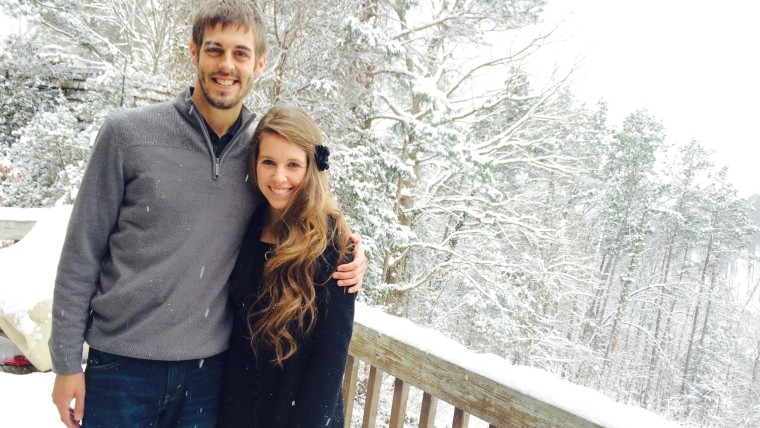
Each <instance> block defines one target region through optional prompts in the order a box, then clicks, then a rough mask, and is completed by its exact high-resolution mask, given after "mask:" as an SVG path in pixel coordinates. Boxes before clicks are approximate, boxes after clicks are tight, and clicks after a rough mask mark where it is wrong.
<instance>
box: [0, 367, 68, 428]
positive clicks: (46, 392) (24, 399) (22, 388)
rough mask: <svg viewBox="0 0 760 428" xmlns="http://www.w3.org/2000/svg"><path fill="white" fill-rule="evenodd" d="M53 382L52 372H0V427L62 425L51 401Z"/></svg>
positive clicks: (41, 427)
mask: <svg viewBox="0 0 760 428" xmlns="http://www.w3.org/2000/svg"><path fill="white" fill-rule="evenodd" d="M53 379H54V375H53V374H52V373H32V374H26V375H14V374H9V373H0V427H4V428H18V427H23V428H47V427H57V426H63V425H62V424H61V423H60V421H59V418H58V412H57V411H56V410H55V406H53V403H52V402H51V401H50V393H51V392H52V391H53Z"/></svg>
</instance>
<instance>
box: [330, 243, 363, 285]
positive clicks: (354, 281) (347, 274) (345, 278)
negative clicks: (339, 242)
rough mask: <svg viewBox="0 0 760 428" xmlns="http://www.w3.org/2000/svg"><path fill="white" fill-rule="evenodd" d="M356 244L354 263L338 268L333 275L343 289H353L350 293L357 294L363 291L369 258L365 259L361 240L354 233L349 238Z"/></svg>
mask: <svg viewBox="0 0 760 428" xmlns="http://www.w3.org/2000/svg"><path fill="white" fill-rule="evenodd" d="M349 238H350V239H351V242H353V243H354V261H352V262H351V263H347V264H344V265H340V266H338V271H337V272H335V273H334V274H333V278H335V279H337V280H338V285H339V286H341V287H349V286H350V287H351V288H349V289H348V292H349V293H356V292H357V291H359V290H361V289H362V282H363V281H364V271H366V270H367V258H366V257H364V249H363V248H362V244H361V242H360V241H361V238H360V237H359V235H357V234H355V233H353V234H351V236H350V237H349Z"/></svg>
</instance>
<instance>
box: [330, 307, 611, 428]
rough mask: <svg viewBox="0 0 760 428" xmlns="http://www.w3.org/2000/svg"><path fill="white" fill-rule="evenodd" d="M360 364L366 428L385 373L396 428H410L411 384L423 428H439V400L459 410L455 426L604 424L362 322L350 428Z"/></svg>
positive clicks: (351, 377)
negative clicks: (473, 420) (477, 422)
mask: <svg viewBox="0 0 760 428" xmlns="http://www.w3.org/2000/svg"><path fill="white" fill-rule="evenodd" d="M421 330H422V329H421ZM460 352H461V351H460ZM472 355H473V357H475V356H476V355H477V354H476V353H475V352H472ZM360 361H362V362H364V363H365V365H366V366H369V375H368V377H367V381H366V382H367V384H366V396H365V400H364V416H363V422H362V427H365V428H368V427H375V426H377V421H376V418H377V411H378V402H379V399H380V387H381V383H382V379H383V374H384V373H387V374H388V375H390V376H393V377H394V378H395V380H394V381H393V399H392V400H393V401H392V404H391V414H390V427H391V428H403V427H404V420H405V418H406V413H407V412H406V407H407V398H408V395H409V387H410V386H414V387H416V388H418V389H420V390H422V391H423V397H422V405H421V409H420V414H419V426H420V427H421V428H432V427H433V426H434V421H435V415H436V409H437V404H438V401H439V400H441V401H444V402H447V403H449V404H451V405H452V406H454V408H455V410H454V415H453V418H452V421H451V427H452V428H464V427H467V426H468V421H469V418H470V416H475V417H477V418H478V419H481V420H483V421H485V422H487V423H488V424H489V427H499V428H508V427H542V428H545V427H566V428H576V427H598V426H599V425H597V424H595V423H593V422H590V421H588V420H585V419H583V418H581V417H579V416H576V415H574V414H572V413H570V412H568V411H566V410H563V409H561V408H558V407H555V406H552V405H550V404H547V403H545V402H543V401H540V400H538V399H536V398H533V397H531V396H529V395H526V394H523V393H521V392H519V391H516V390H514V389H512V388H510V387H508V386H506V385H504V384H502V383H499V382H497V381H495V380H492V379H489V378H487V377H485V376H483V375H481V374H478V373H475V372H473V371H471V370H468V369H466V368H464V367H461V366H459V365H456V364H454V363H451V362H449V361H447V360H445V359H443V358H440V357H438V356H436V355H434V354H433V353H430V352H426V351H423V350H421V349H418V348H416V347H415V346H413V345H412V344H410V343H407V342H405V341H404V340H403V338H396V337H392V336H391V335H389V334H385V333H383V332H381V331H379V330H377V329H374V328H373V327H371V326H370V325H366V324H365V323H364V322H363V321H362V320H361V319H357V320H356V321H355V322H354V335H353V339H352V340H351V346H350V349H349V359H348V363H347V365H346V375H345V378H344V380H343V397H344V400H345V412H346V424H345V426H346V428H348V427H350V426H351V417H352V413H353V408H354V407H353V402H354V399H355V397H356V389H357V384H358V373H359V365H360V363H359V362H360ZM505 364H506V362H505ZM365 369H366V367H365Z"/></svg>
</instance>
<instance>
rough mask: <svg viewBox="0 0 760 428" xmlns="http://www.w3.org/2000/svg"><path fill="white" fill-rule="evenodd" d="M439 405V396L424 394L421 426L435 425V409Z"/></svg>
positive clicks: (421, 427)
mask: <svg viewBox="0 0 760 428" xmlns="http://www.w3.org/2000/svg"><path fill="white" fill-rule="evenodd" d="M437 407H438V397H435V396H433V395H430V394H429V393H427V392H426V393H424V394H422V409H420V428H434V427H435V411H436V408H437Z"/></svg>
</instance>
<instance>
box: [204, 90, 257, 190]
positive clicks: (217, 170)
mask: <svg viewBox="0 0 760 428" xmlns="http://www.w3.org/2000/svg"><path fill="white" fill-rule="evenodd" d="M190 116H193V117H195V121H196V122H198V126H200V128H201V133H202V134H203V138H204V139H205V140H206V147H208V150H209V153H211V162H212V170H211V177H212V179H213V180H214V181H217V180H219V176H220V175H221V173H222V159H223V158H224V155H225V154H226V153H227V152H228V151H229V148H230V146H232V145H233V144H235V142H236V141H237V139H238V137H239V136H240V134H242V133H243V131H245V130H246V129H248V127H249V126H250V125H251V122H253V121H254V119H256V114H255V113H251V116H250V117H249V118H248V119H247V120H246V121H245V122H244V123H243V124H242V125H241V126H240V129H239V130H238V132H237V133H236V134H235V136H234V137H232V140H230V142H229V143H228V144H227V146H226V147H225V148H224V150H222V153H221V154H220V155H219V156H217V155H216V153H215V152H214V145H213V144H211V137H209V135H208V129H206V125H205V124H204V123H203V117H202V116H201V113H200V111H199V110H198V107H196V106H195V103H194V102H193V101H192V100H190Z"/></svg>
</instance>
